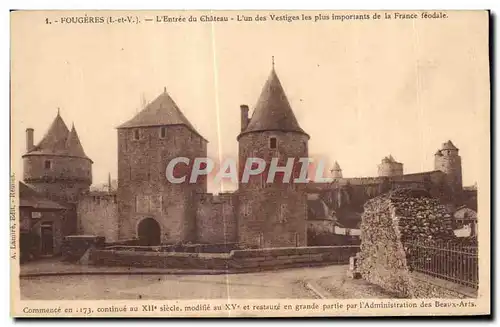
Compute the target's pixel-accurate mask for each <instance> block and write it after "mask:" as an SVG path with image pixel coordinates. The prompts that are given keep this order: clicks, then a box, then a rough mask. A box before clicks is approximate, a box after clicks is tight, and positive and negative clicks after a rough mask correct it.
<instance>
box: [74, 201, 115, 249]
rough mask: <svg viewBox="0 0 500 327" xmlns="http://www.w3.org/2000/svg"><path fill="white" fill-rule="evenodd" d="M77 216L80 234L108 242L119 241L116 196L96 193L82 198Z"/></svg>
mask: <svg viewBox="0 0 500 327" xmlns="http://www.w3.org/2000/svg"><path fill="white" fill-rule="evenodd" d="M77 215H78V234H81V235H95V236H102V237H104V238H105V240H106V242H116V241H118V205H117V202H116V194H109V193H101V192H99V193H98V192H95V193H90V194H88V195H85V196H82V197H81V199H80V201H79V203H78V208H77Z"/></svg>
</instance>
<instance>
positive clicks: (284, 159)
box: [237, 67, 309, 248]
mask: <svg viewBox="0 0 500 327" xmlns="http://www.w3.org/2000/svg"><path fill="white" fill-rule="evenodd" d="M241 108H246V107H245V106H242V107H241ZM246 112H247V111H246V109H245V110H244V111H243V110H242V115H243V116H242V118H241V122H242V131H241V133H240V134H239V136H238V144H239V172H240V174H239V176H240V183H239V189H238V194H239V206H238V211H237V212H238V239H239V242H240V243H242V244H246V245H249V246H256V247H261V248H262V247H285V246H304V245H306V242H307V240H306V237H307V235H306V216H307V197H306V192H305V183H295V182H294V179H295V178H298V177H299V176H300V170H301V164H300V161H299V159H300V158H308V141H309V135H308V134H307V133H305V132H304V130H303V129H302V128H300V126H299V124H298V122H297V119H296V118H295V115H294V113H293V111H292V108H291V106H290V103H289V102H288V99H287V97H286V95H285V92H284V90H283V87H282V85H281V82H280V80H279V78H278V76H277V74H276V71H275V70H274V67H273V69H272V71H271V74H270V75H269V78H268V80H267V82H266V83H265V85H264V87H263V89H262V92H261V95H260V97H259V100H258V101H257V105H256V106H255V109H254V111H253V115H252V117H251V118H250V119H248V117H244V115H246ZM249 158H250V160H253V159H251V158H258V159H260V160H263V161H264V162H265V169H264V171H263V172H262V173H260V174H258V175H255V176H251V177H250V178H249V179H248V181H245V180H244V173H243V172H244V170H245V168H247V169H248V168H256V167H254V165H256V163H255V162H254V163H252V162H251V161H248V159H249ZM273 162H274V166H275V167H279V168H281V169H277V170H278V171H277V172H276V171H274V172H273V169H271V166H272V165H273ZM283 167H287V168H286V171H288V172H290V173H287V172H286V171H285V169H283ZM273 175H274V178H273ZM268 178H269V180H268ZM242 179H243V180H242Z"/></svg>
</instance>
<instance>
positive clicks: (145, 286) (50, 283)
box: [21, 266, 347, 300]
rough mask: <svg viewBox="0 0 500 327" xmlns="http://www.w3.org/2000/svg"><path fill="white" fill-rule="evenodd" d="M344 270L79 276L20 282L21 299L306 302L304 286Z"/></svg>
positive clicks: (312, 295)
mask: <svg viewBox="0 0 500 327" xmlns="http://www.w3.org/2000/svg"><path fill="white" fill-rule="evenodd" d="M346 268H347V267H346V266H327V267H317V268H297V269H286V270H277V271H267V272H258V273H247V274H232V275H190V276H188V275H184V276H183V275H87V276H85V275H77V276H45V277H29V278H21V297H22V299H25V300H42V299H43V300H63V299H64V300H97V299H99V300H111V299H197V298H198V299H200V298H201V299H218V298H224V299H226V298H237V299H243V298H251V299H263V298H267V299H277V298H289V299H306V298H316V295H315V294H314V293H313V292H311V291H310V290H309V289H308V288H307V287H306V283H307V281H309V280H318V279H320V278H324V277H327V276H332V275H344V274H345V271H346Z"/></svg>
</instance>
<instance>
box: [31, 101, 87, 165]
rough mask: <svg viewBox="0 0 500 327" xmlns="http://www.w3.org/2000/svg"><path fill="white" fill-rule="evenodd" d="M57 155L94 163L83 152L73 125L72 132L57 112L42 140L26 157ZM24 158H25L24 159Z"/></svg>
mask: <svg viewBox="0 0 500 327" xmlns="http://www.w3.org/2000/svg"><path fill="white" fill-rule="evenodd" d="M31 155H57V156H69V157H79V158H85V159H88V160H90V161H92V160H91V159H90V158H89V157H87V155H86V154H85V151H84V150H83V146H82V144H81V142H80V138H79V137H78V134H77V133H76V130H75V126H74V125H73V126H72V128H71V131H69V130H68V127H67V126H66V123H65V122H64V120H63V119H62V117H61V115H60V114H59V110H58V111H57V116H56V118H55V119H54V121H53V122H52V124H51V125H50V127H49V130H48V131H47V133H46V134H45V136H44V137H43V138H42V140H41V141H40V142H39V143H38V144H37V145H36V146H35V147H34V148H33V150H31V151H30V152H28V153H26V154H25V155H24V156H31ZM24 156H23V157H24Z"/></svg>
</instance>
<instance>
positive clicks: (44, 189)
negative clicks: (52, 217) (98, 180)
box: [23, 155, 92, 202]
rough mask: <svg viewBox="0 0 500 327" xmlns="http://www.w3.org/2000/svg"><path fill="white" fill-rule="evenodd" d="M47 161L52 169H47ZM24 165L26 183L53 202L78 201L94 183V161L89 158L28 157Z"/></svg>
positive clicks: (24, 159) (25, 158) (24, 160)
mask: <svg viewBox="0 0 500 327" xmlns="http://www.w3.org/2000/svg"><path fill="white" fill-rule="evenodd" d="M47 160H48V161H50V165H51V167H50V168H47V169H46V168H45V162H46V161H47ZM23 165H24V167H23V169H24V173H23V180H24V181H25V182H26V183H29V184H30V185H32V186H33V187H35V189H36V190H37V191H38V192H39V193H41V194H43V195H44V196H45V197H47V198H49V199H52V200H56V201H68V202H76V201H77V200H78V196H79V195H80V194H81V193H83V192H85V191H88V190H89V187H90V184H91V183H92V162H91V161H90V160H88V159H83V158H76V157H67V156H50V155H27V156H25V157H24V158H23Z"/></svg>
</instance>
